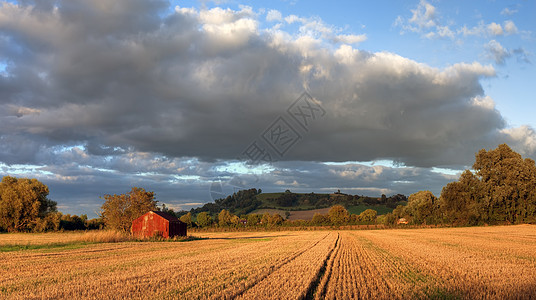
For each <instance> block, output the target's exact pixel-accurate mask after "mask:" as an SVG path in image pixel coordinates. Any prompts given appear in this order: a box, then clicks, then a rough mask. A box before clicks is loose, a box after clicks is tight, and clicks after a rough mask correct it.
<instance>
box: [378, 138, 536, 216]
mask: <svg viewBox="0 0 536 300" xmlns="http://www.w3.org/2000/svg"><path fill="white" fill-rule="evenodd" d="M473 170H474V172H472V171H470V170H465V171H464V172H463V173H462V175H461V176H460V178H459V180H458V181H455V182H451V183H449V184H447V185H446V186H445V187H443V190H442V191H441V195H440V197H439V198H437V197H436V196H434V194H432V193H431V192H430V191H420V192H418V193H415V194H413V195H411V196H410V197H409V201H408V205H406V206H398V207H396V209H394V210H393V212H392V213H390V214H387V215H386V216H385V218H384V220H383V221H384V222H385V223H386V224H395V223H396V222H397V220H399V219H400V218H405V219H407V221H408V222H409V223H410V224H452V225H458V226H465V225H482V224H519V223H535V222H536V165H535V163H534V160H532V159H530V158H525V159H523V158H522V157H521V155H520V154H519V153H516V152H515V151H513V150H512V149H511V148H510V147H509V146H508V145H506V144H502V145H499V146H498V147H497V148H496V149H493V150H489V151H486V150H484V149H482V150H480V151H479V152H478V153H477V154H476V159H475V163H474V164H473Z"/></svg>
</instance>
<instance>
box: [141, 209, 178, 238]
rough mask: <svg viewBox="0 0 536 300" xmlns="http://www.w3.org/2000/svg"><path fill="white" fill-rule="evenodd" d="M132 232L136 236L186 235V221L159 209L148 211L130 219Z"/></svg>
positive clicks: (165, 236) (166, 236)
mask: <svg viewBox="0 0 536 300" xmlns="http://www.w3.org/2000/svg"><path fill="white" fill-rule="evenodd" d="M131 231H132V234H133V235H135V236H138V237H152V236H161V237H164V238H170V237H174V236H186V223H184V222H181V221H180V220H179V219H177V217H175V216H172V215H170V214H167V213H164V212H161V211H150V212H148V213H146V214H144V215H143V216H141V217H139V218H137V219H135V220H134V221H132V229H131Z"/></svg>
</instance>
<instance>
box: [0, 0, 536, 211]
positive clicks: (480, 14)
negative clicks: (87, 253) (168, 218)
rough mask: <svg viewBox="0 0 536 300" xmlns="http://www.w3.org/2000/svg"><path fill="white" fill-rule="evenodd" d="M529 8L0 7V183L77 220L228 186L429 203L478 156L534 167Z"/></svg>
mask: <svg viewBox="0 0 536 300" xmlns="http://www.w3.org/2000/svg"><path fill="white" fill-rule="evenodd" d="M534 11H536V4H535V2H533V1H519V2H516V1H486V0H483V1H432V0H430V1H424V0H422V1H318V2H313V1H303V0H293V1H292V0H279V1H239V0H237V1H234V0H231V1H215V2H211V1H163V0H152V1H149V0H113V1H112V0H65V1H61V0H36V1H31V0H24V1H22V0H21V1H7V2H6V1H1V2H0V175H2V176H5V175H11V176H17V177H31V178H38V179H39V180H41V181H43V182H44V183H45V184H47V185H48V186H49V188H50V198H51V199H53V200H55V201H57V202H58V203H59V209H60V211H62V212H65V213H76V214H82V213H87V214H88V215H90V216H95V215H96V212H97V211H98V209H99V207H100V205H101V204H102V200H101V199H99V197H100V196H103V195H104V194H114V193H118V194H119V193H125V192H127V191H129V190H130V188H131V187H133V186H139V187H143V188H145V189H147V190H151V191H154V192H156V195H157V200H159V201H160V203H166V205H168V206H170V207H173V208H175V209H189V208H191V207H195V206H198V205H200V204H202V203H206V202H209V201H212V198H213V197H215V196H220V195H224V194H228V193H231V192H233V190H235V189H238V188H243V187H248V188H249V187H257V188H262V189H263V190H264V191H284V190H286V189H290V190H292V191H297V192H310V191H314V192H332V191H335V190H337V189H340V190H341V191H342V192H347V193H352V194H365V195H370V196H379V195H381V194H382V193H384V194H387V195H391V194H395V193H404V194H406V195H409V194H411V193H414V192H416V191H418V190H423V189H428V190H431V191H432V192H434V193H435V194H436V195H439V193H440V191H441V188H442V187H443V186H444V185H445V184H446V183H448V182H450V181H453V180H455V179H457V175H458V174H459V173H458V172H459V170H462V169H464V168H468V167H470V165H471V164H472V162H473V160H474V154H475V152H477V151H478V150H480V149H482V148H486V149H491V148H495V147H496V146H497V145H498V144H500V143H505V142H506V143H508V144H509V145H510V146H512V147H513V148H514V149H515V150H516V151H518V152H520V153H521V154H522V155H523V156H525V157H532V158H536V133H535V131H534V128H536V119H535V118H534V112H535V111H536V104H535V101H534V100H536V99H535V97H534V93H533V90H534V81H535V79H536V68H534V62H535V60H536V57H535V56H534V55H535V53H536V36H535V31H536V22H535V19H534ZM304 92H306V93H304ZM270 161H271V162H270Z"/></svg>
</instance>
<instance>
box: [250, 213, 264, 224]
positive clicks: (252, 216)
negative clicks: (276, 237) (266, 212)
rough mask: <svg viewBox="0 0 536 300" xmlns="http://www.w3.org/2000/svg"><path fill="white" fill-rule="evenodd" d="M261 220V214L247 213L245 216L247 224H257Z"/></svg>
mask: <svg viewBox="0 0 536 300" xmlns="http://www.w3.org/2000/svg"><path fill="white" fill-rule="evenodd" d="M260 222H261V215H259V214H249V215H248V217H247V224H248V226H257V224H259V223H260Z"/></svg>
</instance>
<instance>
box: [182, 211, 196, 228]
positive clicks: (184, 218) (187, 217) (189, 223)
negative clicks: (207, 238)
mask: <svg viewBox="0 0 536 300" xmlns="http://www.w3.org/2000/svg"><path fill="white" fill-rule="evenodd" d="M179 220H181V222H183V223H186V225H187V226H188V228H192V225H193V222H192V214H191V213H190V212H188V213H187V214H185V215H182V216H181V217H180V218H179Z"/></svg>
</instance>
